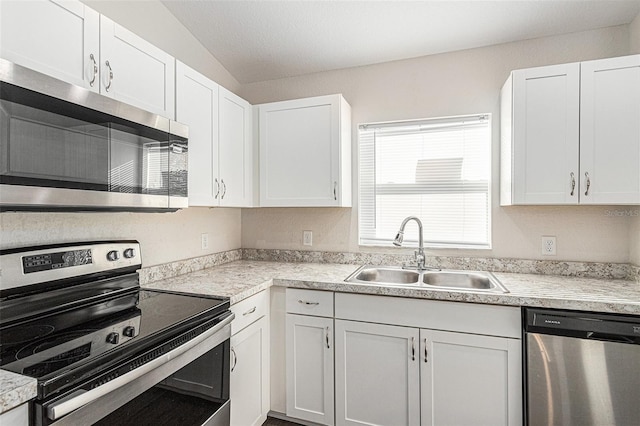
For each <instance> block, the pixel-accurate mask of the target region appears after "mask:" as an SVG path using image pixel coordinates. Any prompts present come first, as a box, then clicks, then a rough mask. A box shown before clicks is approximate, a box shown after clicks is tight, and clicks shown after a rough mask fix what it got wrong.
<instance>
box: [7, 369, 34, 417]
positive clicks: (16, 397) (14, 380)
mask: <svg viewBox="0 0 640 426" xmlns="http://www.w3.org/2000/svg"><path fill="white" fill-rule="evenodd" d="M37 383H38V382H37V380H36V379H33V378H31V377H26V376H22V375H20V374H16V373H12V372H10V371H6V370H0V414H1V413H4V412H5V411H9V410H11V409H12V408H14V407H17V406H18V405H20V404H24V403H25V402H27V401H29V400H30V399H31V398H34V397H35V396H36V394H37V388H36V385H37Z"/></svg>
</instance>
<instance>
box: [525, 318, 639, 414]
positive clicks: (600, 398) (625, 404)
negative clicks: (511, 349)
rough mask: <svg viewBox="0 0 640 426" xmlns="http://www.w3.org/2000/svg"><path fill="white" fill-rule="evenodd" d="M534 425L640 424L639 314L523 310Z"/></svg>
mask: <svg viewBox="0 0 640 426" xmlns="http://www.w3.org/2000/svg"><path fill="white" fill-rule="evenodd" d="M524 317H525V318H524V319H525V321H524V332H525V337H526V338H525V339H524V342H525V352H524V353H525V360H524V361H525V365H526V370H525V375H526V377H525V383H526V385H525V387H526V389H525V395H526V397H525V407H526V421H527V424H528V425H529V426H538V425H545V426H553V425H563V426H566V425H579V426H588V425H594V426H596V425H597V426H613V425H616V426H618V425H630V426H631V425H633V426H638V425H640V316H629V315H611V314H595V313H587V312H578V311H561V310H551V309H529V308H525V310H524Z"/></svg>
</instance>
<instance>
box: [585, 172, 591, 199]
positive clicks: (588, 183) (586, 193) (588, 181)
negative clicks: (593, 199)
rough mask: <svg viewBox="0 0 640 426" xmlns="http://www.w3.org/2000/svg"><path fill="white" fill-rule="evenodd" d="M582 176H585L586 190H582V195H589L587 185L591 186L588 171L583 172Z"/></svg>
mask: <svg viewBox="0 0 640 426" xmlns="http://www.w3.org/2000/svg"><path fill="white" fill-rule="evenodd" d="M584 177H585V178H587V190H586V191H584V195H589V187H590V186H591V178H590V177H589V172H585V173H584Z"/></svg>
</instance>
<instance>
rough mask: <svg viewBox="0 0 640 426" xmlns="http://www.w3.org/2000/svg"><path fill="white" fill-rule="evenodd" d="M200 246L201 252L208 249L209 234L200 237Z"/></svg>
mask: <svg viewBox="0 0 640 426" xmlns="http://www.w3.org/2000/svg"><path fill="white" fill-rule="evenodd" d="M200 245H201V246H202V250H206V249H208V248H209V234H201V235H200Z"/></svg>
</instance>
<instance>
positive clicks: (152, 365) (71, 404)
mask: <svg viewBox="0 0 640 426" xmlns="http://www.w3.org/2000/svg"><path fill="white" fill-rule="evenodd" d="M234 318H235V314H233V313H232V314H231V315H229V316H228V317H226V318H225V319H223V320H222V321H221V322H220V323H218V324H216V325H215V326H213V327H211V328H210V329H209V330H207V331H205V332H204V333H202V334H199V335H198V336H196V337H194V338H193V339H191V340H189V341H188V342H187V343H185V344H183V345H182V346H179V347H177V348H175V349H173V350H171V351H169V352H167V353H166V354H164V355H163V356H161V357H159V358H156V359H154V360H153V361H150V362H148V363H146V364H144V365H143V366H141V367H138V368H136V369H135V370H132V371H130V372H128V373H126V374H123V375H122V376H120V377H118V378H116V379H113V380H111V381H110V382H107V383H105V384H104V385H102V386H100V387H97V388H95V389H91V390H90V391H85V392H82V391H79V392H82V393H80V394H78V393H74V394H72V395H70V398H69V399H65V400H62V401H60V402H57V403H54V404H51V405H50V406H49V407H47V417H49V419H51V420H57V419H59V418H61V417H63V416H66V415H67V414H69V413H71V412H72V411H75V410H77V409H78V408H80V407H82V406H83V405H85V404H88V403H90V402H92V401H95V400H96V399H98V398H101V397H103V396H104V395H106V394H108V393H109V392H113V391H114V390H116V389H118V388H120V387H122V386H124V385H126V384H127V383H130V382H133V381H134V380H136V379H138V378H140V377H141V376H143V375H145V374H147V373H149V372H150V371H152V370H154V369H156V368H158V367H160V366H161V365H162V364H165V363H167V362H169V361H170V360H172V359H174V358H176V357H178V356H179V355H182V354H183V353H185V352H186V351H188V350H190V349H191V348H193V347H194V346H196V345H198V344H199V343H202V342H203V341H204V340H206V339H208V338H209V337H212V336H213V335H215V334H217V333H218V332H220V331H224V330H223V329H224V328H225V327H227V326H229V324H231V321H233V319H234ZM226 333H227V334H228V336H225V337H226V338H230V337H231V328H230V327H228V330H226ZM224 340H226V339H224ZM76 395H77V396H76Z"/></svg>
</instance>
